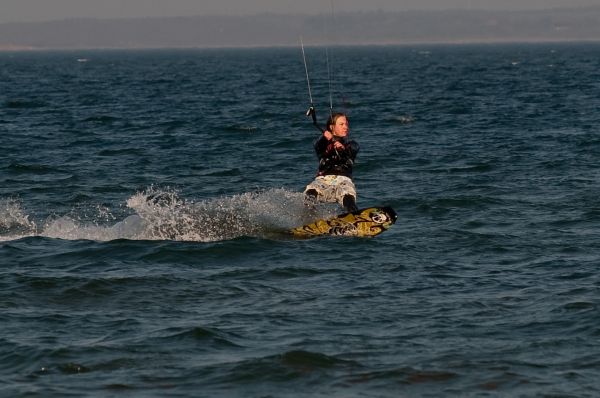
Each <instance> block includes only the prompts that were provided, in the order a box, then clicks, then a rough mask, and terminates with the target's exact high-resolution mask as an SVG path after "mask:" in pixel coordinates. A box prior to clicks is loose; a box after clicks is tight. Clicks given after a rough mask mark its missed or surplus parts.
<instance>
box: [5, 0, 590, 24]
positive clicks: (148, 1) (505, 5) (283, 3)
mask: <svg viewBox="0 0 600 398" xmlns="http://www.w3.org/2000/svg"><path fill="white" fill-rule="evenodd" d="M333 5H334V10H335V12H336V13H337V12H344V11H367V10H384V11H385V10H389V11H402V10H439V9H453V8H454V9H455V8H462V9H488V10H524V9H540V8H554V7H580V6H591V5H600V0H333ZM262 12H273V13H310V14H319V13H330V12H331V0H0V23H4V22H24V21H44V20H55V19H65V18H75V17H91V18H117V17H121V18H130V17H156V16H191V15H215V14H221V15H247V14H257V13H262Z"/></svg>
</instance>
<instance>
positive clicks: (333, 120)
mask: <svg viewBox="0 0 600 398" xmlns="http://www.w3.org/2000/svg"><path fill="white" fill-rule="evenodd" d="M342 116H343V117H345V118H346V119H348V116H347V115H346V114H345V113H343V112H335V113H332V114H331V115H330V116H329V119H327V129H329V131H331V130H333V126H335V124H336V123H337V120H338V119H339V118H341V117H342Z"/></svg>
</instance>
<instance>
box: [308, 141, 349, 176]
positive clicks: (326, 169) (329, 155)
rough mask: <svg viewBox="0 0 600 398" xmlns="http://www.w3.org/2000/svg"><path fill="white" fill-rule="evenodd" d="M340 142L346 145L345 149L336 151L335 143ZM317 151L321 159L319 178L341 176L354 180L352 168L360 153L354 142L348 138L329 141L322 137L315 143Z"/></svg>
mask: <svg viewBox="0 0 600 398" xmlns="http://www.w3.org/2000/svg"><path fill="white" fill-rule="evenodd" d="M336 141H339V142H341V143H342V144H343V145H344V149H337V150H336V149H335V148H334V147H333V144H334V142H336ZM314 146H315V151H316V152H317V156H318V157H319V172H318V173H317V175H318V176H326V175H340V176H346V177H349V178H352V166H353V165H354V159H355V158H356V154H357V153H358V150H359V146H358V143H357V142H356V141H354V140H350V139H348V137H335V136H334V137H333V139H332V140H327V138H325V136H324V135H321V137H319V138H318V139H317V140H316V141H315V145H314Z"/></svg>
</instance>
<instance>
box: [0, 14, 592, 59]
mask: <svg viewBox="0 0 600 398" xmlns="http://www.w3.org/2000/svg"><path fill="white" fill-rule="evenodd" d="M336 17H337V18H339V20H343V21H344V22H343V23H340V24H338V25H336V30H335V32H333V33H330V34H326V32H325V30H324V28H323V25H324V18H325V17H324V16H322V15H278V14H259V15H254V16H246V17H234V16H231V17H225V16H221V17H170V18H140V19H68V20H62V21H49V22H30V23H5V24H0V51H39V50H67V49H73V50H83V49H129V50H132V49H162V48H170V49H210V48H264V47H295V46H298V45H299V38H300V37H302V38H303V41H304V44H305V46H307V47H308V46H323V45H328V46H335V45H344V46H384V45H398V46H402V45H430V44H500V43H507V44H508V43H553V42H556V43H572V42H596V41H600V7H587V8H571V9H562V8H561V9H550V10H539V11H526V12H516V11H506V12H504V11H503V12H491V11H464V10H463V11H457V10H452V11H419V12H417V11H412V12H408V11H407V12H395V13H384V12H355V13H342V14H340V15H338V16H336Z"/></svg>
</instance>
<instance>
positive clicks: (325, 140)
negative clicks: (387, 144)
mask: <svg viewBox="0 0 600 398" xmlns="http://www.w3.org/2000/svg"><path fill="white" fill-rule="evenodd" d="M348 133H349V126H348V117H347V116H346V114H344V113H333V114H332V115H331V116H330V117H329V120H328V121H327V128H326V129H325V131H324V132H323V134H321V136H320V137H319V138H318V139H317V140H316V141H315V143H314V148H315V151H316V153H317V156H318V158H319V169H318V173H317V176H316V178H315V179H314V181H313V182H311V183H310V184H308V185H307V186H306V189H305V190H304V198H305V203H306V204H307V205H309V206H310V205H312V204H313V203H315V202H326V203H336V202H337V203H339V204H340V205H342V206H343V207H344V208H345V209H346V211H348V212H352V211H355V210H358V208H357V206H356V188H355V186H354V182H353V181H352V166H353V165H354V159H355V158H356V154H357V153H358V150H359V146H358V143H357V142H356V141H354V140H350V139H349V137H348Z"/></svg>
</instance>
